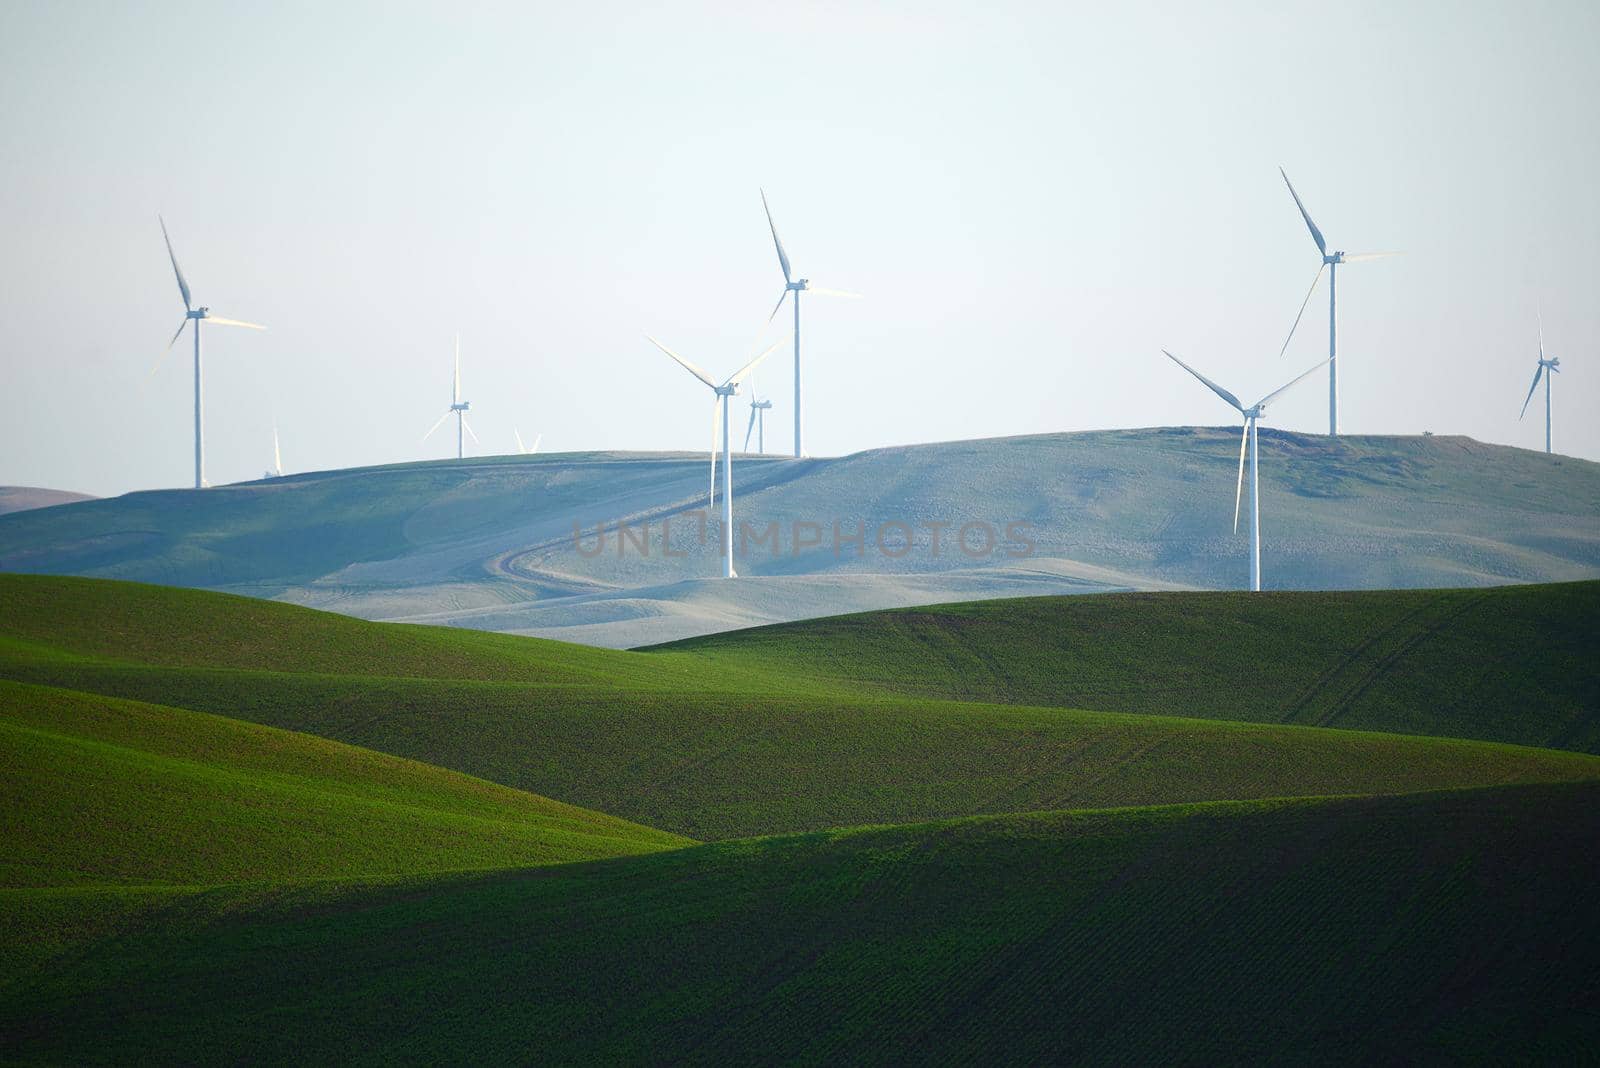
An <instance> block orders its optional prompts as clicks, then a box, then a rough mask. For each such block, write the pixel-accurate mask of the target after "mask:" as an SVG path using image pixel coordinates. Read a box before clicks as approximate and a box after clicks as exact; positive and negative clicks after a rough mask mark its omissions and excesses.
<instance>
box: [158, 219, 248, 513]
mask: <svg viewBox="0 0 1600 1068" xmlns="http://www.w3.org/2000/svg"><path fill="white" fill-rule="evenodd" d="M156 221H157V222H159V223H160V224H161V238H162V240H164V241H165V242H166V243H167V258H168V259H170V260H171V261H172V273H173V274H175V275H177V277H178V292H179V293H181V294H183V322H181V323H179V324H178V332H177V333H175V334H173V335H172V340H171V341H169V342H167V347H166V349H164V350H163V351H162V353H161V355H162V358H165V357H166V354H167V353H169V352H171V351H172V346H174V345H176V344H177V343H178V338H179V336H180V335H182V333H183V328H184V327H186V326H188V325H189V321H190V320H191V319H192V320H193V321H194V488H195V489H204V488H205V484H206V421H205V377H204V375H203V374H202V373H201V364H200V323H201V322H202V321H205V322H209V323H213V324H215V325H216V326H243V327H248V328H249V329H251V330H265V329H266V327H264V326H262V325H261V324H259V323H246V322H241V321H240V320H238V319H224V318H222V317H221V316H220V315H212V314H211V309H210V308H196V307H195V306H194V301H193V300H192V298H191V297H190V294H189V283H188V282H186V281H184V279H183V269H182V268H181V267H179V266H178V257H177V254H176V253H174V252H173V251H172V238H170V237H168V236H167V221H166V220H165V219H163V218H162V217H161V216H159V215H157V216H156ZM156 366H157V367H159V366H160V361H159V360H158V361H157V362H156ZM152 373H153V372H152Z"/></svg>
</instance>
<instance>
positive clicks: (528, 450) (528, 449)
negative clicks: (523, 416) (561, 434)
mask: <svg viewBox="0 0 1600 1068" xmlns="http://www.w3.org/2000/svg"><path fill="white" fill-rule="evenodd" d="M511 433H512V434H513V435H514V436H515V437H516V439H517V455H518V456H532V455H533V454H534V453H536V452H538V451H539V442H541V441H543V440H544V435H543V434H539V435H536V436H535V437H534V439H533V444H532V445H524V444H523V443H522V431H520V430H518V429H517V428H516V427H512V428H511Z"/></svg>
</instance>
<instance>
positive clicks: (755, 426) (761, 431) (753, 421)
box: [744, 386, 772, 456]
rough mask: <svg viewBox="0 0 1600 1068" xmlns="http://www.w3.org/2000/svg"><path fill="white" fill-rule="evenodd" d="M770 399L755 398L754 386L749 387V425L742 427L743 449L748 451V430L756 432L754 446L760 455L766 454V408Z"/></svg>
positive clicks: (770, 404)
mask: <svg viewBox="0 0 1600 1068" xmlns="http://www.w3.org/2000/svg"><path fill="white" fill-rule="evenodd" d="M771 407H772V401H770V400H756V391H755V387H754V386H751V387H750V425H749V426H747V427H745V428H744V451H745V452H749V451H750V432H751V431H752V430H754V431H755V432H756V448H757V449H758V450H759V451H760V453H761V455H762V456H765V455H766V454H767V410H768V409H769V408H771Z"/></svg>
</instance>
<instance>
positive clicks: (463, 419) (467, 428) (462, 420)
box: [461, 415, 483, 445]
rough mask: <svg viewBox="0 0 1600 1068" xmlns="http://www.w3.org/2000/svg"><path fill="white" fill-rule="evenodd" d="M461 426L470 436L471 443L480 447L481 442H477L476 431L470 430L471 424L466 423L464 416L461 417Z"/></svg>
mask: <svg viewBox="0 0 1600 1068" xmlns="http://www.w3.org/2000/svg"><path fill="white" fill-rule="evenodd" d="M461 426H462V427H463V428H464V429H465V430H466V432H467V433H468V434H470V435H472V443H473V444H474V445H482V444H483V442H481V441H479V440H478V432H477V431H476V430H474V429H472V424H471V423H469V422H467V417H466V416H464V415H463V416H462V417H461Z"/></svg>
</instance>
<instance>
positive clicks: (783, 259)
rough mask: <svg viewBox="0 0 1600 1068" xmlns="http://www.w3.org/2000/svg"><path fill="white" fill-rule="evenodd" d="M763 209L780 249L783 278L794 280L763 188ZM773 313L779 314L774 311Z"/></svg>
mask: <svg viewBox="0 0 1600 1068" xmlns="http://www.w3.org/2000/svg"><path fill="white" fill-rule="evenodd" d="M761 210H762V211H764V212H766V213H767V229H769V230H771V231H772V243H773V245H775V246H776V247H777V249H778V265H779V266H780V267H782V268H783V280H784V281H785V282H793V281H794V275H793V274H791V273H790V272H789V257H788V255H786V254H785V253H784V251H783V242H782V241H779V240H778V227H777V224H775V223H774V222H773V221H772V209H771V208H769V207H767V191H766V190H765V189H763V190H761ZM773 314H777V313H776V312H774V313H773Z"/></svg>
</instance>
